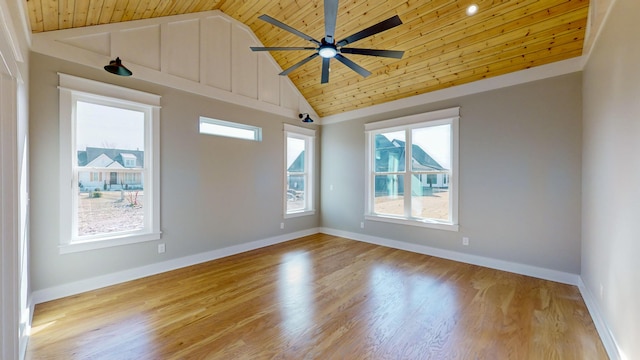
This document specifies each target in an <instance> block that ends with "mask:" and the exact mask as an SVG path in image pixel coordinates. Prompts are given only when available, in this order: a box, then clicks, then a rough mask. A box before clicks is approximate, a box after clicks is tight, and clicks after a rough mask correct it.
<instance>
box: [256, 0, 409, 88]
mask: <svg viewBox="0 0 640 360" xmlns="http://www.w3.org/2000/svg"><path fill="white" fill-rule="evenodd" d="M337 17H338V0H325V1H324V31H325V36H324V38H322V40H320V41H318V40H316V39H314V38H312V37H311V36H309V35H307V34H304V33H302V32H301V31H298V30H296V29H294V28H292V27H290V26H288V25H286V24H284V23H282V22H280V21H278V20H276V19H274V18H272V17H271V16H269V15H261V16H259V17H258V19H260V20H263V21H266V22H268V23H270V24H272V25H275V26H277V27H279V28H281V29H283V30H286V31H288V32H290V33H292V34H294V35H297V36H299V37H301V38H303V39H305V40H307V41H310V42H312V43H314V44H315V46H313V47H311V46H310V47H256V46H252V47H251V50H253V51H282V50H284V51H290V50H314V51H315V53H313V54H312V55H310V56H309V57H307V58H305V59H303V60H302V61H300V62H298V63H296V64H295V65H293V66H291V67H289V68H288V69H286V70H284V71H283V72H281V73H280V74H279V75H283V76H286V75H289V73H291V72H292V71H294V70H295V69H297V68H299V67H300V66H302V65H304V64H306V63H307V62H308V61H310V60H312V59H314V58H316V57H317V56H320V57H321V58H322V78H321V80H320V83H322V84H325V83H327V82H329V62H330V61H331V59H332V58H334V59H336V60H338V61H340V62H341V63H343V64H345V65H346V66H348V67H349V68H351V69H352V70H353V71H355V72H357V73H358V74H360V75H362V76H364V77H367V76H369V75H371V72H369V71H368V70H367V69H365V68H363V67H362V66H360V65H358V64H356V63H354V62H353V61H351V60H349V59H348V58H346V57H345V56H344V55H342V54H357V55H369V56H382V57H388V58H394V59H402V55H404V51H397V50H377V49H361V48H348V47H345V46H346V45H348V44H351V43H354V42H356V41H358V40H362V39H364V38H367V37H369V36H372V35H375V34H377V33H380V32H383V31H386V30H389V29H391V28H394V27H396V26H398V25H401V24H402V20H400V17H399V16H398V15H395V16H393V17H391V18H389V19H387V20H384V21H381V22H379V23H377V24H375V25H373V26H370V27H368V28H366V29H364V30H361V31H359V32H357V33H355V34H353V35H350V36H347V37H346V38H344V39H342V40H340V41H335V39H334V32H335V30H336V19H337Z"/></svg>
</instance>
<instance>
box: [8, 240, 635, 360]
mask: <svg viewBox="0 0 640 360" xmlns="http://www.w3.org/2000/svg"><path fill="white" fill-rule="evenodd" d="M317 233H325V234H328V235H334V236H340V237H343V238H347V239H351V240H355V241H362V242H366V243H370V244H375V245H380V246H386V247H390V248H394V249H399V250H405V251H411V252H415V253H419V254H424V255H430V256H436V257H439V258H443V259H448V260H453V261H458V262H462V263H467V264H472V265H478V266H483V267H487V268H491V269H496V270H502V271H508V272H512V273H516V274H521V275H527V276H531V277H535V278H539V279H544V280H550V281H555V282H559V283H564V284H569V285H575V286H577V287H578V288H579V290H580V293H581V294H582V298H583V299H584V302H585V304H586V306H587V309H588V310H589V313H590V315H591V318H592V319H593V322H594V324H595V326H596V329H597V331H598V334H599V335H600V338H601V339H602V342H603V344H604V347H605V349H606V351H607V354H608V355H609V357H610V358H611V359H613V360H626V359H623V358H622V357H621V356H620V352H619V347H618V345H617V343H616V341H615V338H614V337H613V335H612V334H611V331H610V329H609V327H608V326H607V323H606V321H605V320H604V318H603V317H602V315H601V312H600V311H599V309H598V306H597V303H596V302H595V300H594V299H595V298H594V297H593V295H592V293H591V292H590V291H589V289H588V288H587V287H586V286H585V284H584V283H583V281H582V278H580V276H579V275H576V274H571V273H566V272H562V271H557V270H551V269H545V268H541V267H536V266H531V265H524V264H518V263H514V262H510V261H504V260H498V259H493V258H488V257H483V256H478V255H471V254H465V253H460V252H457V251H451V250H444V249H439V248H434V247H430V246H426V245H419V244H413V243H408V242H403V241H398V240H391V239H386V238H381V237H377V236H371V235H365V234H358V233H353V232H348V231H343V230H336V229H331V228H312V229H308V230H303V231H298V232H295V233H290V234H284V235H279V236H275V237H270V238H267V239H262V240H257V241H253V242H250V243H246V244H240V245H234V246H230V247H226V248H223V249H218V250H213V251H209V252H206V253H201V254H196V255H191V256H186V257H182V258H178V259H173V260H168V261H164V262H160V263H156V264H151V265H146V266H141V267H138V268H134V269H129V270H124V271H120V272H117V273H112V274H106V275H101V276H98V277H94V278H90V279H85V280H80V281H76V282H73V283H68V284H63V285H59V286H54V287H51V288H47V289H43V290H38V291H35V292H33V293H32V296H31V297H30V299H29V306H30V316H31V317H32V316H33V312H34V307H35V305H36V304H40V303H43V302H46V301H51V300H55V299H59V298H63V297H66V296H71V295H75V294H79V293H82V292H86V291H91V290H95V289H99V288H102V287H106V286H110V285H115V284H119V283H123V282H126V281H131V280H135V279H140V278H143V277H147V276H151V275H156V274H160V273H163V272H167V271H171V270H175V269H179V268H183V267H187V266H191V265H195V264H200V263H203V262H207V261H211V260H215V259H220V258H223V257H226V256H231V255H235V254H239V253H243V252H246V251H251V250H255V249H259V248H262V247H266V246H270V245H275V244H279V243H282V242H286V241H289V240H294V239H297V238H300V237H303V236H308V235H313V234H317ZM29 325H31V321H29ZM28 333H29V330H27V334H28ZM20 350H21V352H22V351H23V350H26V344H25V349H20Z"/></svg>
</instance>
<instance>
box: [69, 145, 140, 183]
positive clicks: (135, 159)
mask: <svg viewBox="0 0 640 360" xmlns="http://www.w3.org/2000/svg"><path fill="white" fill-rule="evenodd" d="M78 167H79V168H80V169H79V171H78V186H79V187H80V191H90V190H94V189H96V188H97V189H100V190H122V189H142V188H143V186H142V185H143V174H142V169H143V168H144V151H139V150H124V149H105V148H96V147H87V148H86V150H79V151H78ZM83 167H84V168H87V170H83V169H82V168H83ZM135 169H140V170H139V171H135ZM132 170H133V171H132Z"/></svg>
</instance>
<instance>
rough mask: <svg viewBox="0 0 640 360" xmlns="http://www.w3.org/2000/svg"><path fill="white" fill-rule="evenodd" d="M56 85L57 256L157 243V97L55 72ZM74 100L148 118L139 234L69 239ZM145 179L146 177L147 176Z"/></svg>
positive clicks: (70, 236)
mask: <svg viewBox="0 0 640 360" xmlns="http://www.w3.org/2000/svg"><path fill="white" fill-rule="evenodd" d="M58 76H59V81H60V85H59V86H58V89H59V96H60V99H59V104H60V109H59V111H60V114H59V115H60V169H61V170H60V208H59V209H60V242H59V251H60V253H61V254H66V253H73V252H79V251H87V250H95V249H102V248H107V247H112V246H120V245H126V244H134V243H139V242H144V241H152V240H158V239H160V236H161V231H160V144H159V141H160V99H161V97H160V96H159V95H155V94H149V93H145V92H142V91H138V90H132V89H128V88H123V87H120V86H116V85H111V84H105V83H101V82H98V81H93V80H88V79H83V78H79V77H76V76H71V75H67V74H63V73H58ZM78 99H83V100H90V101H91V102H94V103H101V102H102V103H107V104H114V103H116V104H118V105H120V106H122V107H123V108H129V109H135V110H138V111H143V112H145V113H146V115H145V116H150V119H151V121H146V120H145V144H148V147H149V149H150V150H151V151H145V154H144V156H145V160H144V161H145V164H147V165H148V166H149V169H148V174H150V175H151V179H150V180H149V184H148V188H147V187H145V193H148V194H149V196H146V199H145V203H146V204H145V208H146V209H148V210H147V212H146V213H145V227H144V230H142V231H139V232H126V233H122V234H113V235H111V236H109V235H107V236H99V237H95V238H86V239H83V241H78V240H75V241H74V239H73V235H72V234H73V229H74V227H75V226H76V225H77V224H75V221H76V220H74V219H73V206H74V204H73V201H74V200H73V199H74V197H73V196H72V192H73V191H74V189H75V186H76V185H75V184H77V179H74V173H73V171H72V166H73V159H74V156H76V157H77V154H74V151H75V148H76V146H75V144H74V142H75V134H74V129H75V126H74V123H73V122H74V120H73V116H74V114H75V106H76V102H77V100H78ZM147 178H148V177H147Z"/></svg>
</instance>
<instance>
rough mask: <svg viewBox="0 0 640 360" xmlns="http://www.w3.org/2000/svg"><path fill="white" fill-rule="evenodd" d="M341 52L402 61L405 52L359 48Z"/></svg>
mask: <svg viewBox="0 0 640 360" xmlns="http://www.w3.org/2000/svg"><path fill="white" fill-rule="evenodd" d="M340 52H341V53H343V54H356V55H369V56H382V57H388V58H394V59H402V55H404V51H397V50H376V49H359V48H342V49H340Z"/></svg>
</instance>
